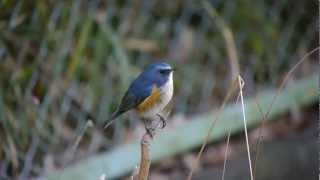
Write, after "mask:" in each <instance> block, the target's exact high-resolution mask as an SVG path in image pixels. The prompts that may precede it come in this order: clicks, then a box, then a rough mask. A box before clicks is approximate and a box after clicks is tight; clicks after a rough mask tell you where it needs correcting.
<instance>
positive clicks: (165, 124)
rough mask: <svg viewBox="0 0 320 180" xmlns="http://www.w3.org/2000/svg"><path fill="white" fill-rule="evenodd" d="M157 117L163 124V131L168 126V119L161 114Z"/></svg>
mask: <svg viewBox="0 0 320 180" xmlns="http://www.w3.org/2000/svg"><path fill="white" fill-rule="evenodd" d="M157 116H158V117H159V118H160V120H161V123H162V125H161V129H163V128H165V127H166V126H167V122H166V119H165V118H164V117H163V116H162V115H161V114H157Z"/></svg>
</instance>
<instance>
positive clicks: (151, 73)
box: [141, 62, 173, 87]
mask: <svg viewBox="0 0 320 180" xmlns="http://www.w3.org/2000/svg"><path fill="white" fill-rule="evenodd" d="M172 71H173V69H172V67H171V66H170V65H169V64H167V63H164V62H160V63H153V64H150V65H149V66H147V67H146V68H145V70H144V71H143V72H142V74H141V76H142V77H143V79H145V80H147V81H148V82H152V83H154V84H156V85H157V86H158V87H160V86H162V85H163V84H165V83H166V82H167V81H168V80H169V78H170V76H172V75H171V74H172Z"/></svg>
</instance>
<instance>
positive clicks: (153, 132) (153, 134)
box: [145, 127, 156, 139]
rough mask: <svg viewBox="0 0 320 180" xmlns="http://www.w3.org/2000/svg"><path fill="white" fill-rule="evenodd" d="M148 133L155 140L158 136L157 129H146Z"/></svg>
mask: <svg viewBox="0 0 320 180" xmlns="http://www.w3.org/2000/svg"><path fill="white" fill-rule="evenodd" d="M145 129H146V132H147V133H148V134H149V135H150V137H151V138H152V139H153V137H154V136H155V134H156V129H155V128H150V127H146V128H145Z"/></svg>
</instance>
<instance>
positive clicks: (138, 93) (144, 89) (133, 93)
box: [104, 76, 153, 128]
mask: <svg viewBox="0 0 320 180" xmlns="http://www.w3.org/2000/svg"><path fill="white" fill-rule="evenodd" d="M152 87H153V85H152V84H151V83H148V82H147V81H145V80H144V79H143V77H141V76H140V77H138V78H137V79H136V80H135V81H133V82H132V84H131V85H130V87H129V89H128V90H127V92H126V93H125V95H124V96H123V98H122V100H121V102H120V105H119V107H118V109H117V111H115V112H114V113H113V114H112V116H111V117H110V119H109V120H108V121H107V122H106V125H104V128H107V127H108V126H109V125H110V124H111V123H112V122H113V120H114V119H116V118H117V117H118V116H120V115H121V114H123V113H125V112H127V111H129V110H131V109H133V108H135V107H137V106H138V105H139V104H140V103H141V102H143V101H144V100H145V99H146V98H147V97H149V96H150V95H151V92H152Z"/></svg>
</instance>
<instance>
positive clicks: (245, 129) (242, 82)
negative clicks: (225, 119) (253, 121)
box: [238, 75, 253, 180]
mask: <svg viewBox="0 0 320 180" xmlns="http://www.w3.org/2000/svg"><path fill="white" fill-rule="evenodd" d="M238 82H239V90H240V98H241V107H242V116H243V123H244V133H245V136H246V146H247V153H248V161H249V169H250V178H251V180H253V174H252V165H251V156H250V146H249V140H248V130H247V121H246V112H245V107H244V100H243V93H242V89H243V86H244V81H243V79H242V78H241V76H240V75H239V76H238Z"/></svg>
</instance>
